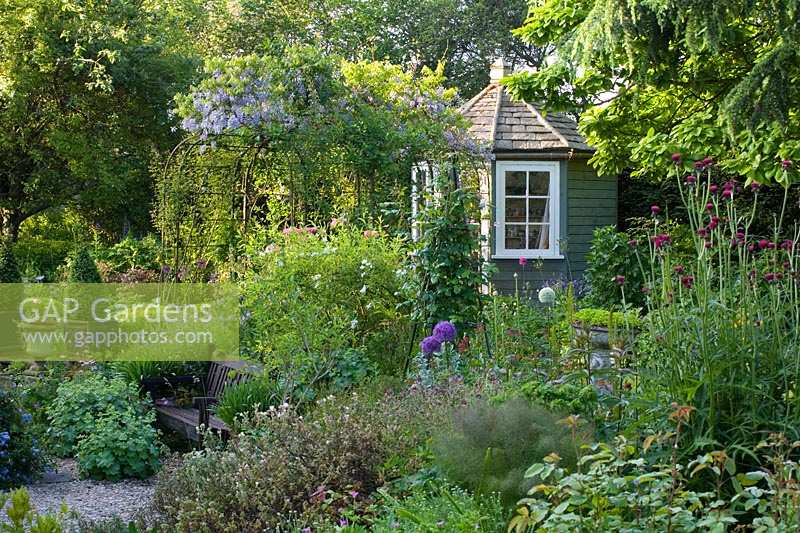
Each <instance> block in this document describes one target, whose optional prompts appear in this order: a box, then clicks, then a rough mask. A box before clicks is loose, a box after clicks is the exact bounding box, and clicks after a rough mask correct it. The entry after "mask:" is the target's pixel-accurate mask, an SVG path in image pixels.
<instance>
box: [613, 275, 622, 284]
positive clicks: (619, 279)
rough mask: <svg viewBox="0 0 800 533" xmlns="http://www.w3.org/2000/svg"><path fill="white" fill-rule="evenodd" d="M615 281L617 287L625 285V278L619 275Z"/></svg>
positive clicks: (615, 277)
mask: <svg viewBox="0 0 800 533" xmlns="http://www.w3.org/2000/svg"><path fill="white" fill-rule="evenodd" d="M614 281H616V282H617V285H625V276H623V275H621V274H617V275H616V276H614Z"/></svg>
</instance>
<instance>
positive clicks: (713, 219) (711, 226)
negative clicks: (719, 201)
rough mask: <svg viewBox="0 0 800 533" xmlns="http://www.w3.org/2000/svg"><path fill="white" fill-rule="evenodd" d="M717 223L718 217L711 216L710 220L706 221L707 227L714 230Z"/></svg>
mask: <svg viewBox="0 0 800 533" xmlns="http://www.w3.org/2000/svg"><path fill="white" fill-rule="evenodd" d="M718 225H719V217H718V216H713V217H711V221H710V222H709V223H708V229H709V230H711V231H714V230H715V229H717V226H718Z"/></svg>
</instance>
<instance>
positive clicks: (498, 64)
mask: <svg viewBox="0 0 800 533" xmlns="http://www.w3.org/2000/svg"><path fill="white" fill-rule="evenodd" d="M511 74H512V71H511V67H509V66H506V63H505V61H503V58H502V57H498V58H497V59H495V60H494V63H492V66H491V69H490V70H489V81H490V82H491V83H500V80H501V79H503V78H505V77H506V76H510V75H511Z"/></svg>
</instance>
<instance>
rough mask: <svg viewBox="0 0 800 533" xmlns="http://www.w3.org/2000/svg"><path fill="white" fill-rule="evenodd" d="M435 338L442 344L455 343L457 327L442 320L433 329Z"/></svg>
mask: <svg viewBox="0 0 800 533" xmlns="http://www.w3.org/2000/svg"><path fill="white" fill-rule="evenodd" d="M433 336H434V337H436V338H437V339H439V340H440V341H442V342H453V341H454V340H455V338H456V327H455V326H454V325H453V324H452V322H448V321H447V320H442V321H441V322H439V323H438V324H436V325H435V326H434V327H433Z"/></svg>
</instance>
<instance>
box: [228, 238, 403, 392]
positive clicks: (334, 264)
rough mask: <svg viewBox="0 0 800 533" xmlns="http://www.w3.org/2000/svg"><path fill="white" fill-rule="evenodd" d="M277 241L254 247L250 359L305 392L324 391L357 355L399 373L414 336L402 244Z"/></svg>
mask: <svg viewBox="0 0 800 533" xmlns="http://www.w3.org/2000/svg"><path fill="white" fill-rule="evenodd" d="M276 238H277V242H275V243H272V244H265V243H264V241H263V240H261V239H258V243H257V244H256V243H254V244H253V245H252V246H253V249H254V250H253V253H254V255H255V256H256V259H255V260H254V264H253V268H252V269H251V270H250V271H249V272H248V274H247V276H246V278H245V280H244V282H243V284H242V294H243V307H244V309H245V315H246V316H247V320H246V322H244V324H243V328H242V339H243V341H242V344H243V349H244V351H245V353H246V354H248V355H249V356H250V357H252V358H253V359H258V360H260V361H262V362H264V364H265V367H266V372H267V373H272V372H274V373H276V374H277V375H278V376H279V378H280V380H281V381H289V382H291V383H294V384H298V385H299V384H305V385H311V384H316V385H319V386H324V385H325V384H326V383H327V382H329V381H330V378H331V376H332V374H333V369H334V368H335V367H336V366H337V364H339V363H340V360H341V359H342V357H343V354H345V355H346V354H347V353H349V352H348V350H351V349H356V350H363V351H364V352H365V353H366V356H367V358H368V359H369V360H371V361H372V362H373V363H375V364H377V365H379V367H380V368H381V369H382V370H384V371H391V370H392V369H396V368H398V367H399V366H400V365H401V364H402V363H401V354H402V350H403V346H404V344H405V339H406V336H407V335H408V331H409V329H410V328H409V326H408V320H407V319H406V318H405V317H404V316H403V314H401V313H400V312H399V311H398V304H399V303H400V302H401V301H402V297H401V296H400V290H401V284H402V278H401V274H402V272H400V273H399V272H398V270H399V268H400V266H401V265H402V263H403V260H404V257H405V253H404V247H403V243H402V241H400V240H399V239H392V238H389V237H384V236H379V235H377V234H373V233H371V232H366V234H365V233H362V232H359V231H355V230H353V229H342V230H334V231H330V232H324V234H322V232H320V233H317V234H311V233H308V232H287V235H281V236H279V237H276ZM256 250H259V251H258V252H256ZM351 377H352V376H351Z"/></svg>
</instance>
